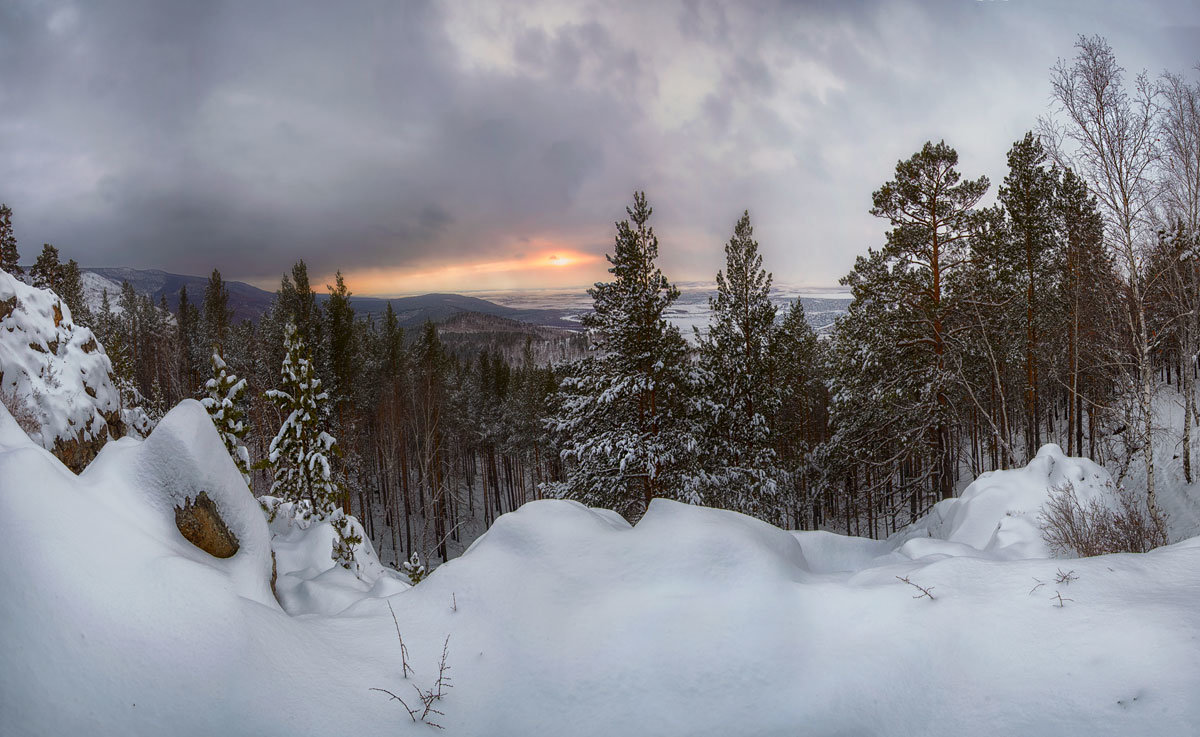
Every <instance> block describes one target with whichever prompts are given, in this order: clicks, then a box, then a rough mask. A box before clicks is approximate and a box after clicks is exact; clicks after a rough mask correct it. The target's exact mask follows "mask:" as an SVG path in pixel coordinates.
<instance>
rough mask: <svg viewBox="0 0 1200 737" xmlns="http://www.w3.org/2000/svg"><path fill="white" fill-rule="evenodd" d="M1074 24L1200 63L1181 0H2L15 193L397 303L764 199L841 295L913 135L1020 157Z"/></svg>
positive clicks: (807, 268) (784, 232)
mask: <svg viewBox="0 0 1200 737" xmlns="http://www.w3.org/2000/svg"><path fill="white" fill-rule="evenodd" d="M1080 33H1083V34H1093V33H1099V34H1102V35H1104V36H1106V37H1107V38H1108V39H1109V41H1110V43H1111V44H1112V46H1113V48H1114V50H1115V51H1116V54H1117V58H1118V60H1119V61H1120V62H1121V63H1122V64H1123V65H1124V66H1125V67H1126V68H1128V69H1130V70H1132V71H1138V70H1141V69H1142V68H1146V69H1148V70H1149V71H1150V72H1151V73H1153V74H1157V73H1158V72H1160V71H1162V70H1163V69H1171V70H1174V71H1178V72H1189V71H1190V70H1192V67H1193V66H1194V65H1195V64H1196V63H1197V62H1200V4H1197V3H1195V2H1192V0H1177V1H1175V2H1155V3H1134V2H1124V1H1122V2H1092V1H1087V2H1083V1H1080V2H1062V1H1058V2H1055V1H1044V0H1038V1H1036V2H1035V1H1034V0H1009V1H1007V2H1005V1H1003V0H989V1H982V2H981V1H980V0H946V1H944V2H929V3H917V2H905V1H904V0H884V1H883V2H872V1H870V0H848V1H847V2H839V3H783V2H779V3H774V2H738V3H735V2H709V1H707V0H684V1H682V2H615V1H605V2H581V3H563V2H544V3H541V2H512V3H507V2H468V1H458V0H456V1H455V2H446V3H427V2H423V0H393V1H388V2H345V3H341V2H337V3H334V2H326V1H324V0H321V1H313V2H241V1H231V2H227V3H226V2H153V1H149V0H148V1H147V2H133V3H126V2H80V3H78V4H71V3H64V2H53V1H44V0H36V1H26V0H0V201H3V202H7V203H8V204H9V205H10V206H12V208H13V210H14V224H15V227H16V232H17V237H18V239H19V242H20V244H21V247H22V252H23V254H24V256H25V258H26V260H31V259H32V257H33V256H34V255H35V254H36V251H37V250H39V249H40V245H41V243H43V242H51V243H54V244H55V245H57V246H58V247H59V249H60V251H61V252H62V253H63V255H64V257H73V258H75V259H77V260H78V261H79V262H80V263H81V264H83V265H85V266H132V267H138V268H161V269H165V270H168V271H175V272H180V273H192V274H203V273H207V272H208V271H209V270H211V269H212V268H213V267H217V268H220V269H221V271H222V273H223V274H225V276H226V277H227V278H236V279H243V280H247V281H252V282H255V283H259V284H262V285H270V284H273V283H276V280H277V279H278V276H279V275H280V274H281V273H282V272H283V271H284V269H286V268H287V267H288V266H289V265H290V264H291V263H292V262H293V261H295V260H296V259H300V258H303V259H305V260H306V261H307V262H308V263H309V266H310V270H311V271H312V272H313V273H314V274H315V275H318V276H319V277H324V276H325V275H328V274H331V273H332V272H333V271H334V270H335V269H341V270H342V271H343V272H345V273H346V274H347V275H348V281H349V282H350V286H351V288H352V289H353V290H354V291H356V292H357V293H359V294H401V293H414V292H424V291H431V290H434V289H439V290H448V289H457V290H467V289H495V288H504V287H538V286H568V285H582V284H587V283H590V282H592V281H595V280H596V279H598V278H602V277H603V276H605V272H604V268H605V264H604V262H603V254H604V252H605V251H606V250H607V249H609V248H610V247H611V243H612V237H613V233H614V227H613V221H614V220H617V219H619V218H621V217H623V216H624V207H625V205H626V204H627V203H628V202H629V200H630V199H631V194H632V192H633V191H634V190H635V189H644V190H646V192H647V194H648V196H649V198H650V202H651V204H652V205H653V206H654V208H655V214H654V224H655V226H656V230H657V232H658V234H659V238H660V241H661V262H662V265H663V267H664V270H665V271H666V272H667V274H668V276H671V277H673V278H675V279H679V280H700V279H710V278H711V277H712V274H713V273H714V272H715V271H716V269H717V268H718V267H719V266H720V265H721V264H722V259H723V256H722V251H721V247H722V244H723V243H724V241H725V240H726V239H728V236H729V233H730V231H731V230H732V227H733V224H734V222H735V221H736V219H737V217H738V215H739V214H740V213H741V211H742V210H743V209H746V208H748V209H749V210H750V212H751V217H752V219H753V221H754V223H755V228H756V236H757V238H758V241H759V243H760V244H761V246H762V249H763V252H764V258H765V261H766V266H767V267H768V268H769V269H770V270H772V271H774V272H775V274H776V279H777V280H780V281H783V282H788V283H792V284H800V285H807V286H829V285H834V284H836V282H837V279H838V277H839V276H841V275H842V274H844V273H845V272H846V271H847V270H848V269H849V267H850V266H851V265H852V264H853V261H854V256H855V255H856V254H859V253H862V252H864V251H865V250H866V248H867V247H868V246H873V245H878V244H879V243H880V242H881V240H882V238H883V233H884V231H885V226H884V224H883V223H882V222H879V221H876V220H875V219H873V218H872V217H871V216H870V215H868V214H867V210H868V209H869V207H870V198H871V192H872V191H873V190H874V189H877V188H878V187H879V185H880V184H882V183H883V182H884V181H886V180H887V179H888V178H889V177H890V174H891V172H892V170H893V167H894V166H895V163H896V161H897V160H898V159H900V158H902V157H907V156H908V155H910V154H911V153H912V152H913V151H915V150H916V149H918V148H919V147H920V145H921V144H922V143H923V142H924V141H925V140H927V139H935V140H936V139H939V138H944V139H946V141H947V142H949V143H950V144H951V145H953V146H955V147H956V148H957V149H958V151H959V154H960V168H961V170H962V171H963V173H964V174H966V175H969V176H977V175H979V174H987V175H989V176H990V177H991V178H992V179H993V182H998V181H999V179H1000V178H1002V177H1003V174H1004V154H1005V151H1006V150H1007V149H1008V147H1009V145H1010V144H1011V142H1012V141H1013V140H1014V139H1016V138H1018V137H1019V136H1020V135H1021V134H1022V133H1023V132H1024V131H1025V130H1026V129H1028V128H1030V127H1032V126H1033V125H1034V124H1035V122H1036V119H1037V116H1038V115H1041V114H1044V113H1045V112H1046V110H1047V107H1048V104H1049V100H1048V98H1049V84H1048V81H1047V80H1048V70H1049V68H1050V66H1051V65H1052V64H1053V63H1054V62H1055V60H1056V59H1057V58H1058V57H1064V56H1065V57H1069V56H1072V55H1073V49H1072V44H1073V41H1074V39H1075V36H1076V35H1077V34H1080ZM1190 73H1191V74H1193V75H1195V74H1197V72H1195V71H1190ZM993 191H994V186H993ZM318 283H320V282H318Z"/></svg>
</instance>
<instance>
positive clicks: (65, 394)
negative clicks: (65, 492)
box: [0, 271, 125, 473]
mask: <svg viewBox="0 0 1200 737" xmlns="http://www.w3.org/2000/svg"><path fill="white" fill-rule="evenodd" d="M0 394H5V395H8V396H12V397H15V398H16V400H17V401H18V402H19V403H20V404H22V405H23V406H25V407H27V408H28V411H29V413H30V414H32V416H33V418H34V420H35V421H36V427H35V428H34V429H33V431H32V432H29V436H30V437H31V438H32V439H33V440H34V441H35V442H37V443H39V444H40V445H41V446H42V447H43V448H46V449H47V450H50V451H51V452H53V453H54V454H55V455H57V456H58V457H59V458H60V459H61V460H62V461H63V463H64V464H65V465H66V466H67V467H68V468H70V469H71V470H72V471H75V472H76V473H78V472H79V471H82V470H83V469H84V467H86V466H87V464H88V463H89V462H91V460H92V459H93V458H94V457H95V456H96V453H97V452H99V450H100V448H101V446H103V445H104V444H105V443H106V442H107V441H108V440H109V439H110V438H119V437H122V436H123V435H124V434H125V420H124V416H123V415H122V408H121V397H120V393H119V392H118V391H117V387H116V385H115V383H114V379H113V376H112V363H111V361H109V359H108V356H107V355H105V353H104V346H102V345H100V343H99V342H98V341H97V340H96V336H95V335H94V334H93V333H92V331H91V330H89V329H88V328H86V327H84V326H82V325H76V324H75V323H74V321H73V320H72V317H71V311H70V309H69V308H68V307H67V305H66V304H64V303H63V302H62V300H60V299H59V298H58V295H56V294H54V293H53V292H51V291H49V290H45V289H37V288H34V287H31V286H29V285H28V284H25V283H23V282H20V281H18V280H17V279H14V278H13V277H12V275H11V274H8V273H7V272H3V271H0Z"/></svg>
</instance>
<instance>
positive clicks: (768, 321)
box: [699, 211, 780, 521]
mask: <svg viewBox="0 0 1200 737" xmlns="http://www.w3.org/2000/svg"><path fill="white" fill-rule="evenodd" d="M770 295H771V275H770V274H768V273H767V272H766V270H765V269H763V267H762V256H761V255H760V254H759V252H758V243H757V242H756V241H755V240H754V230H753V228H752V227H751V225H750V213H749V211H746V212H744V213H743V214H742V217H741V218H740V219H739V220H738V222H737V225H736V227H735V228H734V232H733V237H732V238H730V239H729V243H727V244H726V245H725V270H724V271H718V272H717V294H716V296H715V297H712V298H710V299H709V302H708V305H709V310H710V311H711V312H712V322H711V325H710V327H709V331H708V334H707V335H706V336H704V337H703V339H702V340H701V342H700V363H701V366H702V367H703V368H704V370H705V392H704V394H705V396H706V397H707V398H708V400H709V401H708V403H707V405H706V407H707V409H708V412H709V415H710V417H709V419H708V423H707V425H708V427H707V431H706V433H705V436H704V439H703V442H702V446H701V451H700V454H699V455H700V457H701V458H703V459H704V465H705V470H706V473H705V477H704V480H705V487H706V490H705V503H707V504H709V505H711V506H720V507H724V508H726V509H733V510H737V511H740V512H744V513H746V514H751V515H755V516H758V517H761V518H762V519H768V520H773V521H774V520H777V519H778V513H779V511H780V509H779V505H778V504H777V500H776V499H775V491H776V486H777V482H778V477H779V470H778V469H777V468H776V467H775V461H776V458H775V449H774V448H773V447H772V445H771V434H770V427H769V418H772V417H774V415H775V414H776V412H777V411H778V408H779V395H778V389H779V387H778V386H777V385H775V384H773V383H772V382H771V374H772V370H773V367H772V361H773V358H774V356H773V354H772V351H771V343H772V333H773V331H774V327H775V305H774V304H772V303H771V296H770Z"/></svg>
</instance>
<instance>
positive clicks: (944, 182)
mask: <svg viewBox="0 0 1200 737" xmlns="http://www.w3.org/2000/svg"><path fill="white" fill-rule="evenodd" d="M957 165H958V153H957V152H956V151H955V150H954V149H953V148H951V147H949V146H947V145H946V143H945V142H944V141H942V142H939V143H937V144H934V143H932V142H929V143H926V144H925V146H924V147H923V148H922V149H921V150H920V151H918V152H917V153H916V154H914V155H913V156H912V157H911V158H910V159H908V160H907V161H901V162H899V163H897V164H896V178H895V179H894V180H892V181H890V182H887V183H886V184H884V185H883V187H882V188H881V189H880V190H879V191H877V192H875V194H874V195H873V201H874V205H875V206H874V207H873V208H872V210H871V214H872V215H875V216H876V217H880V218H885V219H887V220H888V222H889V223H890V224H891V226H892V229H891V231H889V232H888V235H887V245H886V246H885V247H884V249H883V251H882V255H883V257H884V258H885V260H886V261H887V264H888V267H889V270H890V272H891V273H890V276H889V277H887V278H890V279H891V280H892V281H893V282H894V283H895V284H894V286H901V287H902V288H903V291H904V293H903V294H902V295H899V298H898V299H897V300H896V302H895V307H896V309H895V310H894V311H893V312H892V313H891V314H889V315H887V316H886V318H885V319H887V320H888V321H889V322H891V323H893V325H894V326H895V327H896V328H898V330H899V332H898V333H897V334H896V335H895V336H894V341H895V342H894V344H893V346H892V348H893V350H896V351H897V353H898V354H900V355H904V357H905V358H907V359H908V360H909V361H910V362H911V369H912V372H911V373H910V374H909V376H910V378H911V379H913V381H912V383H911V385H910V387H909V389H910V390H911V391H913V392H915V395H914V397H913V399H914V400H915V399H916V396H917V395H923V396H924V397H927V399H922V400H917V401H921V402H922V403H923V404H925V405H926V406H925V407H924V409H923V411H922V412H921V415H923V418H922V420H923V421H922V422H921V424H922V425H924V426H925V427H927V428H928V431H929V435H930V444H931V446H932V448H933V451H934V458H935V459H936V460H935V464H936V465H935V472H934V488H935V489H936V491H937V493H938V494H939V495H940V496H941V497H942V498H943V499H946V498H949V497H951V496H953V494H954V461H953V453H954V450H953V447H952V444H951V437H950V429H951V424H952V422H953V417H952V413H953V408H952V406H951V402H950V385H951V384H952V382H953V378H952V376H951V375H950V371H949V368H950V366H949V363H948V359H949V358H950V356H948V352H949V348H950V346H949V342H948V332H949V330H950V328H951V319H952V316H953V312H954V308H955V306H954V302H953V300H952V299H951V295H950V294H949V293H947V291H946V289H945V285H946V283H947V282H948V279H949V277H951V276H952V273H953V271H954V270H956V269H958V268H959V267H961V266H962V265H963V264H964V263H965V258H964V255H963V253H962V251H963V247H962V246H963V242H964V241H966V239H968V238H969V237H970V236H971V234H972V231H973V225H974V223H975V216H974V207H975V205H976V203H978V202H979V200H980V199H981V198H982V197H983V195H984V193H985V192H986V191H987V188H988V179H987V177H980V178H979V179H976V180H967V181H960V180H961V175H960V174H959V173H958V170H957V169H956V168H955V167H956V166H957ZM905 354H906V355H905ZM900 355H898V356H897V358H900Z"/></svg>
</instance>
